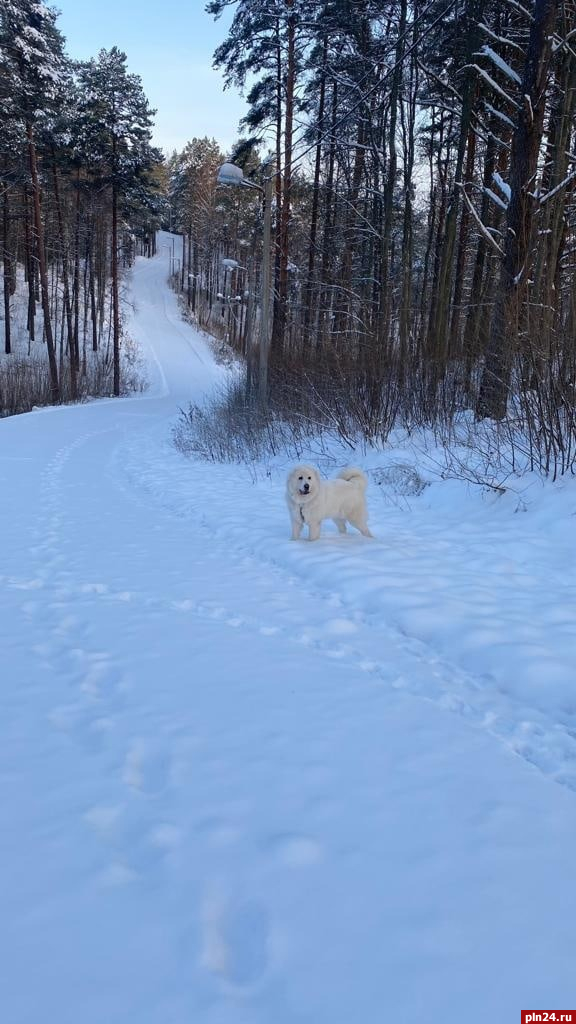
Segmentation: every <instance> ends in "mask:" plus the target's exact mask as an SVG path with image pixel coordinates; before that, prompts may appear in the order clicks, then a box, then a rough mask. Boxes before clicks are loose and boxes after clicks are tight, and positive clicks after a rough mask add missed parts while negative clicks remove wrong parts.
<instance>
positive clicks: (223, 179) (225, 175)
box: [217, 163, 272, 405]
mask: <svg viewBox="0 0 576 1024" xmlns="http://www.w3.org/2000/svg"><path fill="white" fill-rule="evenodd" d="M217 180H218V184H219V185H236V186H243V187H244V188H253V189H256V190H257V191H258V192H261V193H262V197H263V214H264V229H263V237H262V245H263V253H262V288H261V296H260V351H259V360H258V394H259V397H260V401H261V402H262V404H264V405H265V404H266V399H267V394H268V353H269V350H270V270H271V259H270V243H271V240H272V177H268V178H266V179H265V181H264V188H262V186H261V185H257V184H256V183H255V182H253V181H250V179H249V178H245V177H244V171H243V170H242V168H241V167H237V166H236V164H229V163H227V164H222V167H221V168H220V170H219V171H218V178H217Z"/></svg>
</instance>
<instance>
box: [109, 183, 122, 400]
mask: <svg viewBox="0 0 576 1024" xmlns="http://www.w3.org/2000/svg"><path fill="white" fill-rule="evenodd" d="M111 244H112V342H113V346H114V348H113V352H114V385H113V391H114V394H115V395H116V396H118V395H119V394H120V292H119V286H118V190H117V185H116V180H114V182H113V184H112V243H111Z"/></svg>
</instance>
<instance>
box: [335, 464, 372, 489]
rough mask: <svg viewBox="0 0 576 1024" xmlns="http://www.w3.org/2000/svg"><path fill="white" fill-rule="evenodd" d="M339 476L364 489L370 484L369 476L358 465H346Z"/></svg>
mask: <svg viewBox="0 0 576 1024" xmlns="http://www.w3.org/2000/svg"><path fill="white" fill-rule="evenodd" d="M338 477H339V479H340V480H347V481H348V483H351V484H352V483H354V484H357V485H358V487H361V488H362V490H363V491H365V490H366V488H367V486H368V477H367V476H366V473H363V472H362V470H361V469H358V468H357V467H356V466H346V468H345V469H343V470H341V472H340V473H338Z"/></svg>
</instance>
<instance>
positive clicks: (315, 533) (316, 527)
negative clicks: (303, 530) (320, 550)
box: [308, 522, 320, 540]
mask: <svg viewBox="0 0 576 1024" xmlns="http://www.w3.org/2000/svg"><path fill="white" fill-rule="evenodd" d="M319 537H320V523H319V522H318V523H308V540H318V539H319Z"/></svg>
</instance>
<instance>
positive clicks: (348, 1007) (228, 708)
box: [0, 250, 576, 1024]
mask: <svg viewBox="0 0 576 1024" xmlns="http://www.w3.org/2000/svg"><path fill="white" fill-rule="evenodd" d="M160 252H161V253H162V252H163V251H162V250H160ZM166 270H167V259H166V257H165V256H164V257H163V256H162V255H160V256H159V257H157V258H155V259H153V260H149V261H146V260H143V259H142V260H139V261H138V263H137V265H136V268H135V270H134V272H133V295H134V302H135V313H134V319H133V324H132V333H133V334H134V336H136V337H137V338H138V341H139V343H140V344H141V345H142V347H143V350H144V351H145V353H146V354H147V359H148V362H149V366H150V377H151V387H150V390H149V392H148V393H147V394H146V395H144V396H141V397H138V398H131V399H125V400H121V401H101V402H96V403H94V404H92V405H89V406H81V407H75V408H64V409H57V410H48V411H42V412H39V413H34V414H31V415H29V416H22V417H18V418H14V419H12V420H10V421H3V422H2V423H0V483H1V485H2V489H3V491H2V494H3V507H2V535H3V540H4V550H3V558H2V565H1V567H0V623H1V626H0V629H1V632H2V640H3V649H4V652H5V657H4V664H5V666H6V667H5V670H4V671H3V672H2V680H3V681H2V696H1V697H0V702H1V707H0V710H1V719H0V730H1V732H0V798H1V801H2V807H3V808H4V809H5V816H4V828H3V829H2V834H1V836H0V885H1V886H2V898H1V901H0V902H1V906H2V919H3V926H4V927H3V929H2V938H1V939H0V974H1V979H0V992H1V1001H2V1005H3V1007H4V1014H3V1016H5V1018H6V1020H7V1021H10V1024H38V1021H46V1022H52V1021H54V1022H56V1021H58V1024H77V1022H78V1021H81V1022H82V1024H189V1022H191V1021H199V1022H200V1021H201V1022H202V1024H272V1022H274V1024H320V1022H324V1021H326V1022H328V1021H329V1022H330V1024H350V1022H352V1021H357V1022H358V1024H377V1022H378V1024H380V1022H381V1021H382V1020H383V1019H384V1018H385V1017H386V1018H388V1017H390V1019H398V1020H401V1021H402V1024H417V1022H418V1024H420V1022H421V1021H422V1020H423V1019H424V1018H426V1019H430V1020H434V1021H438V1022H439V1021H443V1022H445V1024H457V1022H459V1021H460V1020H461V1019H464V1015H465V1016H466V1020H467V1021H470V1022H472V1024H480V1022H484V1021H486V1020H489V1019H493V1020H502V1021H504V1020H512V1019H515V1018H516V1016H517V1015H518V1010H519V1009H521V1008H526V1007H530V1006H534V1007H539V1006H544V1005H548V1006H551V1005H552V1004H553V1003H555V1004H557V1005H560V1004H564V1005H568V1004H569V1003H570V996H571V994H573V987H572V986H573V962H574V939H573V927H572V920H573V914H574V911H575V910H576V895H575V887H574V869H573V845H574V840H575V838H576V826H575V823H574V822H575V819H574V810H575V797H574V794H573V792H571V791H570V789H569V788H562V787H559V786H556V785H555V784H554V782H553V781H551V779H550V778H548V777H546V774H545V773H546V770H547V769H546V764H545V763H544V762H543V761H542V758H540V761H539V760H538V758H535V760H536V763H537V764H538V768H536V767H534V766H532V765H530V764H528V763H527V762H526V760H524V759H522V758H519V757H517V756H516V755H515V754H514V753H513V752H512V751H511V750H510V749H507V748H506V746H505V745H503V744H502V743H501V741H500V739H499V738H498V737H497V736H494V735H492V734H491V733H490V731H487V729H485V728H478V727H477V726H476V724H475V723H478V722H480V721H481V722H482V724H484V725H486V724H487V723H486V721H485V718H486V712H487V709H486V708H482V705H481V700H480V698H479V697H478V700H477V703H474V701H472V703H471V704H470V701H471V691H472V690H473V689H474V681H473V680H466V679H463V678H461V676H458V675H457V673H455V674H454V675H452V676H450V675H449V674H447V673H448V666H447V665H445V664H444V663H443V662H442V660H441V659H438V658H436V659H434V656H433V654H432V652H429V651H425V650H423V649H422V647H421V646H419V645H418V644H417V643H416V641H409V640H407V639H406V638H402V637H401V635H400V634H399V633H398V632H395V631H394V630H392V629H389V630H387V631H386V632H384V633H379V631H378V629H377V628H376V627H375V626H374V625H372V624H371V623H370V622H369V621H368V620H367V618H366V616H364V615H363V614H361V613H360V612H359V611H358V610H356V609H355V608H354V606H353V605H351V604H350V603H349V602H348V601H347V598H346V591H345V584H343V585H342V587H341V588H340V590H328V589H324V590H322V589H319V588H318V586H316V585H315V584H314V582H313V581H311V580H309V579H308V577H307V571H308V567H307V562H306V559H307V557H308V555H307V551H308V549H307V548H306V547H305V546H300V547H298V546H296V547H295V548H289V549H288V548H287V549H286V550H287V551H288V552H289V553H288V554H287V555H286V558H284V557H283V556H282V557H281V558H278V559H276V560H275V558H274V555H273V554H271V551H272V552H273V550H274V546H275V545H276V546H282V545H285V543H286V542H285V535H286V527H287V524H286V517H285V512H284V510H283V509H281V504H282V499H281V495H280V496H276V495H275V496H273V497H272V496H271V504H270V506H269V508H268V509H267V510H266V511H265V513H264V514H265V515H266V516H267V519H266V523H265V526H264V527H263V529H264V531H267V533H268V536H269V537H270V543H269V545H268V547H267V549H266V551H264V552H262V553H259V551H258V549H257V545H255V544H254V543H253V542H252V541H251V540H250V538H248V539H247V540H245V541H244V540H243V535H242V530H241V527H242V522H243V520H242V515H241V510H239V509H238V508H237V506H236V503H235V487H236V479H237V473H236V472H235V471H233V470H231V469H230V468H228V467H209V466H207V467H204V466H201V465H197V464H189V463H183V460H181V459H180V457H179V456H178V455H176V453H174V452H173V451H172V450H171V449H170V447H169V444H168V439H169V430H170V424H171V422H172V420H173V419H174V416H175V415H176V414H177V411H178V408H179V406H182V405H185V404H186V402H187V401H188V399H189V398H190V397H191V396H192V395H195V394H196V395H201V394H203V393H205V391H206V390H207V389H209V388H210V387H211V386H212V385H213V384H214V383H215V382H216V381H217V380H218V378H219V376H220V372H221V371H220V370H219V369H218V367H216V366H215V364H214V362H213V360H212V357H211V354H210V352H209V350H208V348H207V347H206V346H205V344H204V342H203V341H202V339H201V338H200V337H199V336H198V335H197V334H196V333H195V332H194V331H193V330H192V329H191V328H189V327H187V326H186V325H185V324H184V323H183V322H182V321H181V320H180V319H179V316H178V311H177V308H176V302H175V298H174V296H173V295H172V294H171V293H170V292H169V290H168V289H167V286H166V280H165V278H166ZM2 456H4V458H1V457H2ZM243 486H244V488H245V489H246V488H247V484H246V482H245V481H244V484H243ZM360 544H361V542H358V543H357V542H356V541H355V540H354V539H352V538H350V539H349V547H350V549H351V550H352V548H354V551H355V552H356V553H357V556H358V557H359V558H362V557H363V552H364V550H365V551H366V558H367V559H371V560H373V558H374V555H373V549H370V548H369V547H368V546H366V548H362V547H361V546H360ZM282 550H284V548H282ZM321 550H324V551H325V554H326V562H327V564H328V562H329V561H331V560H333V559H338V557H339V555H338V551H337V550H335V547H334V545H332V546H330V543H327V544H326V545H325V546H324V549H321ZM421 694H425V695H426V696H428V697H432V698H433V700H422V699H421ZM443 698H445V700H444V705H445V706H442V699H443ZM459 700H461V701H462V702H463V703H465V704H466V702H468V704H470V706H471V707H472V709H473V712H474V713H471V714H470V715H469V716H468V717H466V714H464V716H462V715H454V714H453V713H452V712H451V710H450V708H451V706H457V705H458V701H459ZM434 701H436V702H434ZM468 704H467V705H466V706H468ZM460 710H462V708H460ZM506 714H507V711H506V713H503V719H504V718H506ZM536 725H537V723H536ZM535 728H536V726H535ZM495 731H496V732H498V729H496V730H495ZM543 731H544V733H546V730H545V729H543ZM568 740H569V737H568V738H567V740H566V742H567V743H568ZM569 757H570V750H569V749H568V747H567V760H569ZM504 964H505V970H503V965H504Z"/></svg>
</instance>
